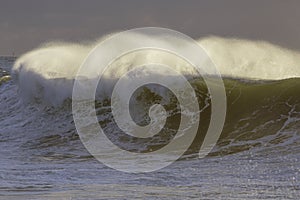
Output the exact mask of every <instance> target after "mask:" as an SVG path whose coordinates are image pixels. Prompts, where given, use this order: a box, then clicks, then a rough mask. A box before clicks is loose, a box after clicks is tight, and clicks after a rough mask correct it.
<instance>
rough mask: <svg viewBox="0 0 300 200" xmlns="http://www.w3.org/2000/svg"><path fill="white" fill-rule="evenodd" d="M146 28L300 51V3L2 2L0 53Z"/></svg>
mask: <svg viewBox="0 0 300 200" xmlns="http://www.w3.org/2000/svg"><path fill="white" fill-rule="evenodd" d="M144 26H158V27H165V28H171V29H174V30H177V31H180V32H182V33H185V34H187V35H189V36H191V37H193V38H198V37H203V36H207V35H218V36H225V37H240V38H248V39H259V40H267V41H270V42H273V43H276V44H280V45H283V46H286V47H289V48H293V49H300V1H299V0H205V1H202V0H195V1H192V0H118V1H117V0H69V1H67V0H26V1H25V0H24V1H23V0H0V54H12V52H14V53H15V54H17V55H20V54H21V53H24V52H26V51H28V50H31V49H32V48H34V47H36V46H38V45H39V44H41V43H44V42H47V41H52V40H66V41H81V40H89V39H96V38H98V37H100V36H101V35H103V34H106V33H109V32H112V31H118V30H126V29H130V28H137V27H144Z"/></svg>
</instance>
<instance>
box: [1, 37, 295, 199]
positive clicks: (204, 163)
mask: <svg viewBox="0 0 300 200" xmlns="http://www.w3.org/2000/svg"><path fill="white" fill-rule="evenodd" d="M199 43H200V44H202V45H203V46H204V48H206V50H207V51H208V54H209V55H210V57H211V58H212V59H213V61H214V62H215V63H216V64H217V65H218V66H221V67H220V71H221V73H222V74H223V75H224V85H225V89H226V95H227V115H226V121H225V125H224V129H223V132H222V134H221V137H220V139H219V141H218V143H217V145H216V146H215V147H214V149H213V150H212V151H211V152H210V153H209V155H208V156H206V157H204V158H201V159H199V158H198V151H199V148H200V146H201V143H202V141H203V137H204V135H205V132H206V130H207V127H208V124H209V116H210V114H211V109H210V108H211V105H210V104H211V103H210V100H209V95H208V90H207V87H206V85H205V83H204V82H203V80H202V79H201V78H199V77H194V78H193V79H190V80H189V81H190V83H191V85H192V86H193V88H194V89H195V92H196V95H197V97H198V99H199V107H200V108H201V113H200V116H201V120H202V121H201V124H200V126H199V127H200V128H199V130H198V133H197V137H196V138H195V140H194V142H193V144H192V145H191V146H190V148H189V149H188V150H187V152H186V153H185V154H184V155H183V156H182V157H181V158H180V159H179V160H177V161H176V162H174V163H173V164H171V165H170V166H168V167H166V168H163V169H160V170H158V171H155V172H150V173H139V174H132V173H125V172H120V171H117V170H114V169H111V168H109V167H107V166H105V165H104V164H102V163H101V162H99V161H97V160H96V159H95V158H94V157H93V156H92V155H90V154H89V152H88V151H87V150H86V149H85V147H84V146H83V144H82V142H81V140H80V139H79V136H78V134H77V132H76V128H75V125H74V121H73V116H72V110H71V102H70V97H71V96H70V95H71V93H72V91H71V89H70V88H72V83H73V82H72V81H73V79H74V73H75V72H76V70H77V69H78V67H79V65H80V64H78V63H80V62H81V61H82V59H83V58H84V57H85V56H86V53H87V52H88V50H89V49H90V48H91V46H93V45H91V44H89V45H78V44H50V45H45V46H43V47H41V48H40V49H37V50H34V51H33V52H30V53H28V54H26V55H24V56H22V57H20V58H19V59H18V60H17V61H16V62H13V61H6V60H4V59H2V60H1V62H0V65H1V66H0V68H1V71H0V76H1V79H0V102H1V103H0V163H1V167H0V199H299V198H300V78H299V77H300V73H299V72H300V67H299V63H300V62H299V61H300V56H299V54H298V53H297V52H292V51H290V50H285V49H282V48H279V47H277V46H274V45H271V44H268V43H263V42H251V41H244V40H235V39H222V38H215V37H213V38H206V39H201V40H199ZM123 45H124V44H123ZM249 49H251V51H250V53H246V52H248V51H249ZM70 52H71V53H70ZM147 55H148V56H147V58H149V57H150V58H151V57H152V58H153V57H154V56H157V55H154V54H152V53H151V52H150V56H149V52H148V54H147ZM137 58H138V59H141V57H138V56H133V57H127V58H124V59H123V60H120V61H119V62H118V63H117V65H118V66H120V67H119V69H120V70H128V69H127V68H126V67H124V66H125V65H128V63H129V65H131V64H133V63H138V62H139V61H137ZM142 58H143V57H142ZM143 59H145V58H143ZM168 61H170V60H169V58H168ZM174 62H175V61H173V60H171V64H172V63H173V64H174ZM176 62H177V61H176ZM179 64H180V65H181V64H182V63H179ZM230 66H232V67H230ZM10 76H12V79H10ZM3 77H4V78H3ZM108 88H109V87H108ZM155 89H157V86H155V85H154V86H153V85H148V86H145V87H143V88H140V89H139V90H138V91H137V92H136V93H135V96H134V97H133V99H132V102H131V103H132V104H133V105H134V107H133V110H134V112H133V118H137V119H138V123H140V124H147V123H148V122H149V117H148V115H147V110H148V109H149V106H150V105H152V104H154V103H160V104H162V105H164V106H165V108H166V110H167V111H169V113H170V115H169V116H168V117H169V118H168V119H169V120H168V121H167V124H166V126H165V127H164V129H163V131H162V132H161V134H159V135H157V136H155V137H154V138H152V139H149V140H138V139H135V138H132V137H130V136H126V135H123V134H122V132H121V131H120V129H119V128H118V126H117V125H116V123H115V121H114V120H113V119H112V114H111V109H110V102H109V101H107V100H105V99H101V98H99V100H98V102H97V104H96V109H97V116H98V119H99V124H100V125H101V126H102V127H103V129H104V131H106V132H107V136H108V137H109V138H110V139H111V140H112V141H114V143H115V144H117V145H119V146H120V147H122V148H123V149H126V150H128V151H134V152H137V151H138V152H144V153H145V152H148V151H153V150H155V149H159V148H161V147H162V146H163V145H165V144H167V143H168V142H169V141H170V140H171V139H172V138H173V137H174V135H175V134H176V128H178V126H177V124H178V120H179V119H178V105H177V104H178V102H177V101H176V98H174V97H173V96H172V95H171V94H169V93H170V91H166V92H163V93H161V92H157V91H158V90H155ZM166 94H167V95H166ZM99 95H100V96H101V94H99ZM165 98H167V101H166V100H165ZM174 99H175V100H174ZM138 109H142V112H141V111H138Z"/></svg>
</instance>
